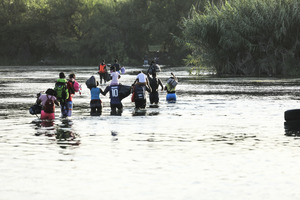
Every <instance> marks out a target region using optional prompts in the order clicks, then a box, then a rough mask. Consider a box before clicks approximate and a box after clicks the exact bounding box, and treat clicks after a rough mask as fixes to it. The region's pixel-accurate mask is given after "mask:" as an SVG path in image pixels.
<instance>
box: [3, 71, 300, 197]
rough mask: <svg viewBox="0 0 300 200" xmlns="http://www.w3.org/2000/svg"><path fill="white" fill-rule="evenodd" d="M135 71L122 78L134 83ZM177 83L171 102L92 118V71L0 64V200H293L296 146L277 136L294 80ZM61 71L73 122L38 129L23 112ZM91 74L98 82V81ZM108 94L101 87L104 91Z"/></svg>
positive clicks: (294, 91) (292, 103) (293, 104)
mask: <svg viewBox="0 0 300 200" xmlns="http://www.w3.org/2000/svg"><path fill="white" fill-rule="evenodd" d="M138 70H139V69H138V68H134V67H127V72H126V74H125V75H122V78H121V79H120V81H121V83H122V84H124V85H131V84H132V83H133V81H134V79H135V76H136V74H137V72H138ZM162 70H163V72H161V73H160V74H159V78H161V79H162V80H163V82H164V83H165V82H166V80H167V78H168V76H169V73H170V71H174V73H175V75H177V76H178V78H179V85H178V86H177V98H178V101H177V103H175V104H168V103H167V102H166V101H165V95H166V94H165V92H160V107H159V108H147V112H146V115H145V116H134V115H133V107H134V105H133V104H132V103H131V102H130V97H128V98H126V99H124V100H123V104H124V112H123V114H122V116H110V114H109V113H110V108H109V98H108V97H104V96H101V98H102V101H103V102H104V109H103V115H102V116H100V117H91V116H89V101H90V100H89V99H90V94H89V90H88V89H87V88H86V86H85V84H84V82H85V80H87V79H88V78H89V77H90V76H91V75H93V73H94V72H96V67H52V68H50V67H42V68H41V67H0V186H1V187H0V199H5V200H9V199H14V200H15V199H31V200H34V199H56V200H59V199H63V200H65V199H73V200H77V199H78V200H81V199H131V200H134V199H136V200H140V199H149V200H153V199H156V200H158V199H161V200H165V199H180V200H183V199H184V200H186V199H195V200H198V199H214V200H215V199H220V200H221V199H222V200H223V199H230V200H232V199H251V200H253V199H299V198H300V192H299V191H298V187H299V186H300V183H299V181H298V178H300V172H299V169H298V168H299V167H298V166H299V164H300V161H298V160H300V159H299V158H300V151H299V147H300V140H299V138H298V137H288V136H286V135H285V131H284V118H283V114H284V111H285V110H288V109H295V108H299V107H300V106H299V97H298V94H299V89H300V82H299V81H300V79H273V78H270V79H258V78H246V79H242V78H226V79H217V78H197V77H192V76H188V73H187V72H186V71H184V70H183V69H182V68H177V69H170V68H162ZM60 71H64V72H66V74H68V73H70V72H71V71H73V72H75V73H76V75H77V80H78V81H79V82H80V83H81V84H82V85H83V91H82V95H81V96H80V95H78V94H77V95H76V96H75V97H74V99H73V102H74V111H73V116H72V118H71V119H67V120H62V119H60V118H59V114H60V113H59V109H56V116H57V118H56V120H55V122H54V124H53V125H52V124H50V125H49V124H46V125H45V124H41V122H40V121H39V120H38V118H37V117H35V116H33V115H30V114H29V112H28V108H29V107H30V106H31V105H32V104H33V103H34V102H35V95H36V93H38V92H39V91H45V90H46V89H47V88H49V87H54V83H55V80H56V78H57V77H58V73H59V72H60ZM97 78H98V77H97ZM101 88H102V89H104V88H105V86H104V85H102V86H101Z"/></svg>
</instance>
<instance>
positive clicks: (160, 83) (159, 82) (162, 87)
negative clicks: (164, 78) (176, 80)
mask: <svg viewBox="0 0 300 200" xmlns="http://www.w3.org/2000/svg"><path fill="white" fill-rule="evenodd" d="M158 84H159V85H160V86H161V91H163V90H164V86H163V84H162V82H161V80H160V79H158Z"/></svg>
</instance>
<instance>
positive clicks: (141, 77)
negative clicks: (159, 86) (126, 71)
mask: <svg viewBox="0 0 300 200" xmlns="http://www.w3.org/2000/svg"><path fill="white" fill-rule="evenodd" d="M136 79H137V80H138V81H139V82H140V83H146V75H145V74H144V73H143V72H141V73H139V74H138V75H137V77H136Z"/></svg>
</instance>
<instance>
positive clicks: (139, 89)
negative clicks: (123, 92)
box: [134, 85, 145, 100]
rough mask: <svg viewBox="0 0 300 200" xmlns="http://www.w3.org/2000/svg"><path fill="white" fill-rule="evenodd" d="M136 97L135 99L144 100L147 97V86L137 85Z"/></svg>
mask: <svg viewBox="0 0 300 200" xmlns="http://www.w3.org/2000/svg"><path fill="white" fill-rule="evenodd" d="M134 98H135V100H142V99H143V100H144V99H145V87H143V86H138V85H137V86H135V89H134Z"/></svg>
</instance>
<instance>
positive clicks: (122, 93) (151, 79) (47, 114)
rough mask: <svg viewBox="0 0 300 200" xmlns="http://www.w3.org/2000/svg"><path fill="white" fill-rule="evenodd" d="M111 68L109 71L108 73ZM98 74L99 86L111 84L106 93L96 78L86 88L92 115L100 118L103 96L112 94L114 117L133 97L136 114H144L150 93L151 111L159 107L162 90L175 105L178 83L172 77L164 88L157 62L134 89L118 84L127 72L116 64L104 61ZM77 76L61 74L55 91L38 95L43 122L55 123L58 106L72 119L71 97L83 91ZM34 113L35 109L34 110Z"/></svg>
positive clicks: (111, 106) (136, 80)
mask: <svg viewBox="0 0 300 200" xmlns="http://www.w3.org/2000/svg"><path fill="white" fill-rule="evenodd" d="M108 68H109V70H108ZM98 69H99V71H98V74H99V76H100V83H101V84H102V83H104V84H105V83H106V82H108V81H110V84H109V85H108V86H106V88H105V89H104V90H102V89H101V88H100V87H99V82H98V81H96V78H95V77H94V76H91V77H90V78H89V79H88V80H87V81H86V85H87V87H88V88H89V89H90V95H91V101H90V115H91V116H100V115H101V114H102V107H103V106H102V101H101V99H100V94H102V95H104V96H105V95H106V94H107V93H108V92H109V97H110V108H111V115H121V113H122V112H123V104H122V99H124V98H125V97H127V96H129V95H130V94H132V97H131V101H132V102H134V103H135V110H136V111H138V110H143V109H145V107H146V92H148V93H149V100H150V107H158V103H159V93H158V90H159V86H161V90H162V91H163V90H166V91H167V95H166V100H167V101H168V102H176V90H175V88H176V85H177V83H178V80H177V78H176V76H175V75H174V74H173V73H171V75H172V76H171V77H170V78H169V79H168V81H167V83H166V85H165V87H164V86H163V83H162V81H161V80H160V79H159V78H157V72H159V71H160V68H159V66H158V65H156V64H155V62H154V61H152V62H151V65H150V66H149V69H148V70H147V72H146V74H147V75H146V74H144V73H143V71H140V72H139V73H138V74H137V77H136V79H135V80H134V82H133V84H132V85H131V86H126V85H122V84H121V83H119V79H120V78H121V73H125V68H124V67H121V66H120V64H118V61H117V60H115V63H114V64H113V65H106V64H105V61H104V60H103V61H102V62H101V63H100V65H99V68H98ZM75 79H76V76H75V74H74V73H71V74H70V75H69V79H68V80H67V79H66V77H65V74H64V73H63V72H61V73H59V79H57V81H56V83H55V87H54V89H52V88H49V89H48V90H47V91H46V93H45V94H38V97H37V101H36V103H37V105H41V111H40V113H41V119H42V120H53V119H55V105H57V106H60V110H61V117H62V118H65V117H70V116H71V115H72V109H73V103H72V97H73V96H74V95H75V93H76V92H80V90H81V87H80V85H79V84H78V82H77V81H76V80H75ZM31 109H32V108H31ZM30 113H31V114H37V113H39V112H38V111H32V112H31V111H30Z"/></svg>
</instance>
